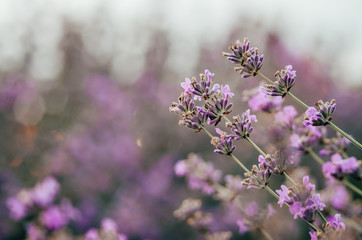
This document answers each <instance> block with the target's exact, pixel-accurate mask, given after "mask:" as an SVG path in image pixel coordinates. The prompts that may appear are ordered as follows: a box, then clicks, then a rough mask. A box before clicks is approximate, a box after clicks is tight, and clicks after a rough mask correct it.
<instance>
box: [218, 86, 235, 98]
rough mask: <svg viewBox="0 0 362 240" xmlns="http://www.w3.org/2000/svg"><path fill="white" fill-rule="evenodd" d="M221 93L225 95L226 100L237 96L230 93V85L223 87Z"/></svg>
mask: <svg viewBox="0 0 362 240" xmlns="http://www.w3.org/2000/svg"><path fill="white" fill-rule="evenodd" d="M215 85H216V84H215ZM220 91H221V93H223V94H224V95H225V98H229V97H230V98H232V97H233V96H234V95H235V94H234V93H232V92H231V91H230V87H229V85H225V86H223V85H221V88H220Z"/></svg>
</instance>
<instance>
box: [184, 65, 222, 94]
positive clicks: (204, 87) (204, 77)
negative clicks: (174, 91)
mask: <svg viewBox="0 0 362 240" xmlns="http://www.w3.org/2000/svg"><path fill="white" fill-rule="evenodd" d="M212 77H214V74H213V73H211V72H210V71H209V70H205V74H200V83H198V82H197V81H196V78H191V85H192V90H191V92H192V93H193V94H194V95H195V100H196V99H198V100H201V99H202V98H203V99H204V100H207V99H209V98H210V97H211V96H212V95H213V94H214V93H215V91H216V90H218V89H219V87H220V86H219V85H218V84H215V85H214V86H213V87H211V83H212ZM186 84H187V83H185V85H186Z"/></svg>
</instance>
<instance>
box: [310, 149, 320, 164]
mask: <svg viewBox="0 0 362 240" xmlns="http://www.w3.org/2000/svg"><path fill="white" fill-rule="evenodd" d="M308 152H309V154H310V155H311V156H312V157H313V159H314V160H316V162H317V163H319V164H320V165H321V166H323V165H324V161H323V159H322V158H321V157H320V156H319V155H318V154H317V153H316V152H314V151H313V150H312V149H309V150H308Z"/></svg>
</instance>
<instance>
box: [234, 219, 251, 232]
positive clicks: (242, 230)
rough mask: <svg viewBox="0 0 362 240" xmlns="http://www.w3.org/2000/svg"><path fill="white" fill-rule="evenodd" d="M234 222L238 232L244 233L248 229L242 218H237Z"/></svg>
mask: <svg viewBox="0 0 362 240" xmlns="http://www.w3.org/2000/svg"><path fill="white" fill-rule="evenodd" d="M236 224H237V225H238V227H239V233H240V234H243V233H246V232H247V231H249V230H250V229H249V228H248V227H247V226H246V225H245V224H244V222H243V221H242V220H238V221H236Z"/></svg>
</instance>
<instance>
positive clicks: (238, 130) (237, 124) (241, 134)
mask: <svg viewBox="0 0 362 240" xmlns="http://www.w3.org/2000/svg"><path fill="white" fill-rule="evenodd" d="M233 119H234V121H233V123H232V125H231V130H232V131H233V132H234V133H235V134H236V137H235V139H236V140H237V139H240V138H246V137H249V135H250V133H252V132H253V130H254V128H253V127H252V126H251V123H252V122H257V121H258V120H257V119H256V116H255V115H251V114H250V109H248V110H246V111H245V112H243V113H242V115H241V116H240V115H237V116H234V117H233Z"/></svg>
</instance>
